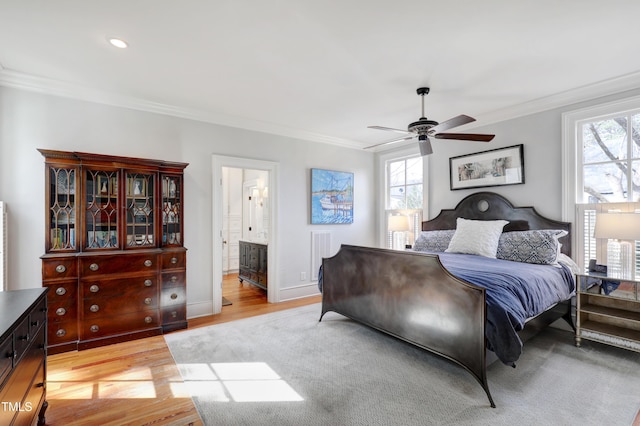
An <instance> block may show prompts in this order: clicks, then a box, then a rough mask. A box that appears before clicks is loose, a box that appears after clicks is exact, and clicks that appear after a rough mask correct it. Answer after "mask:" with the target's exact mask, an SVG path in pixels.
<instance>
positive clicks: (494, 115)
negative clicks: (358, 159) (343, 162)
mask: <svg viewBox="0 0 640 426" xmlns="http://www.w3.org/2000/svg"><path fill="white" fill-rule="evenodd" d="M0 86H5V87H11V88H15V89H21V90H27V91H32V92H38V93H43V94H47V95H54V96H60V97H66V98H72V99H78V100H83V101H87V102H94V103H100V104H105V105H110V106H116V107H121V108H128V109H134V110H138V111H145V112H152V113H156V114H163V115H168V116H173V117H179V118H185V119H189V120H195V121H201V122H205V123H211V124H217V125H221V126H228V127H234V128H239V129H244V130H252V131H256V132H263V133H269V134H274V135H279V136H284V137H289V138H294V139H302V140H308V141H312V142H319V143H325V144H331V145H337V146H341V147H346V148H353V149H362V143H361V142H357V141H353V140H349V139H342V138H336V137H332V136H327V135H323V134H319V133H314V132H308V131H305V130H300V129H294V128H290V127H286V126H281V125H276V124H273V123H267V122H262V121H259V120H248V119H246V118H241V117H237V116H232V115H227V114H218V113H211V112H206V111H203V110H196V109H189V108H183V107H179V106H175V105H168V104H162V103H158V102H152V101H148V100H144V99H139V98H134V97H130V96H125V95H120V94H116V93H111V92H106V91H100V90H96V89H92V88H87V87H82V86H79V85H76V84H72V83H66V82H61V81H57V80H53V79H48V78H45V77H39V76H34V75H31V74H26V73H22V72H18V71H14V70H10V69H7V68H4V67H2V65H1V64H0ZM638 87H640V71H639V72H635V73H630V74H626V75H623V76H619V77H615V78H612V79H609V80H603V81H599V82H597V83H593V84H589V85H585V86H581V87H578V88H575V89H571V90H567V91H564V92H561V93H558V94H554V95H551V96H546V97H542V98H539V99H535V100H533V101H530V102H525V103H522V104H519V105H514V106H510V107H506V108H502V109H498V110H494V111H491V112H488V113H485V114H478V115H476V121H475V122H474V123H472V124H468V125H465V126H463V127H461V129H473V128H475V127H480V126H486V125H489V124H493V123H498V122H502V121H506V120H511V119H514V118H519V117H523V116H526V115H531V114H536V113H539V112H543V111H547V110H550V109H555V108H560V107H564V106H567V105H571V104H575V103H578V102H583V101H588V100H591V99H596V98H599V97H603V96H607V95H612V94H616V93H621V92H625V91H628V90H632V89H637V88H638ZM407 145H408V143H407ZM399 146H404V144H401V145H398V146H393V147H390V148H389V149H392V148H397V147H399ZM386 150H387V149H384V148H381V149H374V150H372V152H381V151H386Z"/></svg>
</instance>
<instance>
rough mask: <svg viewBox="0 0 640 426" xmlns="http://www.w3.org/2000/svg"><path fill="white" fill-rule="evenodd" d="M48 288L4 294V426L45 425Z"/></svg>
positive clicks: (0, 388)
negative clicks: (36, 423)
mask: <svg viewBox="0 0 640 426" xmlns="http://www.w3.org/2000/svg"><path fill="white" fill-rule="evenodd" d="M47 291H48V290H47V289H46V288H35V289H27V290H15V291H5V292H0V355H1V357H0V424H1V425H16V426H17V425H32V424H35V422H36V419H37V420H38V424H39V425H43V424H44V422H45V418H44V415H45V411H46V409H47V402H46V382H47Z"/></svg>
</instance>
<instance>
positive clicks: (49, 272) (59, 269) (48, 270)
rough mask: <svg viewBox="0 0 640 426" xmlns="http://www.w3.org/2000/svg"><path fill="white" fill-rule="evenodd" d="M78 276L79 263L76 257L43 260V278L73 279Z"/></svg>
mask: <svg viewBox="0 0 640 426" xmlns="http://www.w3.org/2000/svg"><path fill="white" fill-rule="evenodd" d="M77 276H78V261H77V259H76V258H75V257H63V258H54V259H43V260H42V278H43V279H44V280H50V279H57V278H73V277H77Z"/></svg>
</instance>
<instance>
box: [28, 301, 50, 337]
mask: <svg viewBox="0 0 640 426" xmlns="http://www.w3.org/2000/svg"><path fill="white" fill-rule="evenodd" d="M46 320H47V299H42V300H41V301H40V302H39V303H38V304H37V305H36V307H35V308H33V311H31V314H30V315H29V333H31V335H32V336H33V335H35V334H36V333H37V332H38V329H39V328H40V327H42V326H43V325H44V323H45V321H46Z"/></svg>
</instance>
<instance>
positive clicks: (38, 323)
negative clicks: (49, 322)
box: [31, 320, 40, 327]
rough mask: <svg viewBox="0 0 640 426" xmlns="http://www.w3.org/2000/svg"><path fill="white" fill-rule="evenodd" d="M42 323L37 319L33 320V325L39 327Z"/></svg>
mask: <svg viewBox="0 0 640 426" xmlns="http://www.w3.org/2000/svg"><path fill="white" fill-rule="evenodd" d="M39 325H40V321H38V320H35V321H31V327H38V326H39Z"/></svg>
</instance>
